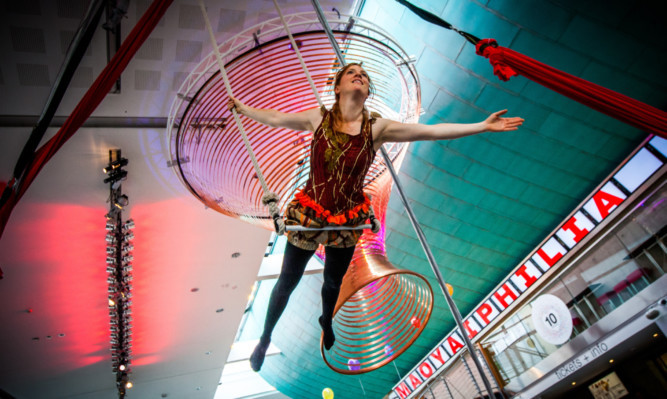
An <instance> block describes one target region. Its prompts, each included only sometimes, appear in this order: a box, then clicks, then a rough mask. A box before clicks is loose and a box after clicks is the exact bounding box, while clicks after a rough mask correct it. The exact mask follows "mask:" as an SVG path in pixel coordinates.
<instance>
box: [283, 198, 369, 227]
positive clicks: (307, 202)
mask: <svg viewBox="0 0 667 399" xmlns="http://www.w3.org/2000/svg"><path fill="white" fill-rule="evenodd" d="M294 198H296V199H297V200H298V201H299V203H300V204H301V205H303V206H305V207H307V208H310V209H312V210H314V211H315V214H316V215H317V217H318V218H322V217H324V218H325V219H326V221H327V222H329V223H331V224H337V225H343V224H345V223H346V222H347V221H348V220H350V219H354V218H357V217H359V211H364V212H365V213H368V210H369V206H370V205H371V200H370V199H369V198H368V196H366V194H364V202H362V203H361V204H359V205H357V206H355V207H354V208H352V209H349V210H347V211H343V212H341V213H339V214H338V215H332V214H331V211H329V210H328V209H324V207H323V206H322V205H320V204H318V203H317V202H315V201H314V200H313V199H312V198H310V196H308V194H306V193H304V192H303V191H299V192H298V193H296V194H295V195H294Z"/></svg>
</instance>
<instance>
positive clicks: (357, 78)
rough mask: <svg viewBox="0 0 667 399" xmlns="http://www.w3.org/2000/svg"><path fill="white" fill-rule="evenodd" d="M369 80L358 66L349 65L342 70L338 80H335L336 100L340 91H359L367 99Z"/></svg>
mask: <svg viewBox="0 0 667 399" xmlns="http://www.w3.org/2000/svg"><path fill="white" fill-rule="evenodd" d="M370 84H371V81H370V78H369V77H368V74H367V73H366V71H365V70H364V69H363V68H362V67H361V65H358V64H350V65H348V66H347V67H345V68H344V69H343V71H342V72H341V73H340V75H339V79H336V86H335V88H334V92H335V93H336V99H338V95H339V94H340V93H341V91H343V90H345V91H361V92H363V94H364V95H365V97H366V98H368V95H369V94H370Z"/></svg>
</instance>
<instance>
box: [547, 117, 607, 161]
mask: <svg viewBox="0 0 667 399" xmlns="http://www.w3.org/2000/svg"><path fill="white" fill-rule="evenodd" d="M539 132H540V134H541V135H544V136H547V137H551V138H552V139H554V140H556V141H559V142H561V143H564V144H566V143H576V145H577V147H579V148H581V149H583V150H584V151H586V152H588V153H592V154H595V153H597V152H598V150H599V149H600V148H601V147H602V146H603V145H604V143H605V142H606V141H607V137H608V136H609V135H608V134H606V133H605V132H603V131H600V130H597V129H592V128H591V127H590V126H587V125H584V124H583V123H580V122H578V121H573V120H572V118H568V117H567V116H565V115H563V114H557V113H555V112H552V113H551V114H549V117H548V118H547V120H546V121H544V124H543V125H542V127H541V128H540V129H539Z"/></svg>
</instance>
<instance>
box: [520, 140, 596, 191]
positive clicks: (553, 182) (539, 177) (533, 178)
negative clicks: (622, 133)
mask: <svg viewBox="0 0 667 399" xmlns="http://www.w3.org/2000/svg"><path fill="white" fill-rule="evenodd" d="M605 141H607V140H605ZM535 165H537V166H539V167H535ZM507 173H508V174H511V175H513V176H516V177H519V178H521V179H524V180H528V181H530V182H532V183H533V184H538V185H547V184H548V185H549V186H552V187H553V186H556V187H561V189H562V190H563V191H571V189H574V188H576V187H581V186H582V185H586V184H587V183H588V178H584V177H580V176H576V175H573V174H571V173H568V172H567V171H565V170H563V169H560V168H559V167H558V166H557V165H554V164H548V163H546V162H539V161H535V160H534V159H530V158H527V157H521V156H516V157H514V159H513V160H512V164H511V165H510V167H509V168H507ZM542 182H544V184H540V183H542Z"/></svg>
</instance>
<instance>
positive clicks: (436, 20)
mask: <svg viewBox="0 0 667 399" xmlns="http://www.w3.org/2000/svg"><path fill="white" fill-rule="evenodd" d="M396 2H398V3H399V4H402V5H404V6H405V7H407V8H408V9H409V10H410V11H412V12H413V13H415V14H417V16H419V17H420V18H421V19H423V20H424V21H427V22H430V23H432V24H435V25H438V26H442V27H443V28H445V29H449V30H453V31H454V32H456V33H458V34H459V35H461V36H463V38H465V39H466V40H467V41H469V42H470V43H472V44H477V43H478V42H479V38H478V37H476V36H475V35H472V34H470V33H468V32H465V31H462V30H460V29H457V28H456V27H455V26H454V25H452V24H450V23H449V22H447V21H445V20H444V19H442V18H440V17H438V16H437V15H435V14H431V13H430V12H428V11H426V10H423V9H421V8H419V7H417V6H415V5H414V4H411V3H409V2H407V1H405V0H396Z"/></svg>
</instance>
